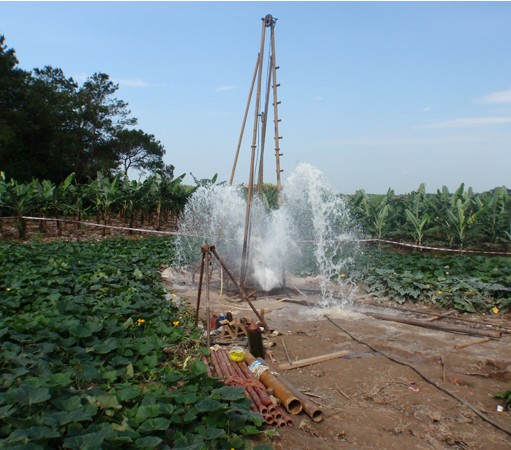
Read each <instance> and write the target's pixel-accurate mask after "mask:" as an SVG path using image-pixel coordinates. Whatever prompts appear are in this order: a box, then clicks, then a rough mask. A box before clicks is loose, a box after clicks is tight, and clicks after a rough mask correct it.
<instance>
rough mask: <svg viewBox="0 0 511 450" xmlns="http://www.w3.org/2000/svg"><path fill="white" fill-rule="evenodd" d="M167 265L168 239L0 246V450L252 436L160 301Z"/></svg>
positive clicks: (256, 421)
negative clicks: (162, 268)
mask: <svg viewBox="0 0 511 450" xmlns="http://www.w3.org/2000/svg"><path fill="white" fill-rule="evenodd" d="M171 260H172V247H171V240H169V239H158V238H153V239H141V240H125V239H107V240H103V241H101V242H100V243H52V244H41V243H29V244H20V243H7V242H1V243H0V261H1V264H0V338H1V341H0V355H1V366H0V447H1V448H11V449H31V450H36V449H46V448H48V449H56V448H70V449H99V448H101V449H111V448H121V447H123V448H126V447H129V448H140V449H142V448H146V449H156V448H161V449H164V448H190V449H192V448H196V449H199V448H244V447H245V446H246V445H247V444H246V442H247V441H246V440H244V439H243V436H246V435H250V434H253V433H258V432H259V431H258V429H257V426H259V425H261V418H260V416H256V415H254V414H253V413H251V412H250V403H249V401H248V400H247V399H246V398H245V397H244V395H243V394H242V388H235V387H227V386H224V385H223V384H222V383H220V382H219V381H218V380H216V379H211V378H208V376H207V374H206V368H205V365H204V364H203V363H202V362H201V356H202V355H203V353H204V352H205V351H206V350H204V349H203V348H201V344H200V334H199V330H197V329H196V328H195V327H194V326H193V323H192V322H193V320H192V317H191V315H190V313H189V312H188V311H187V310H186V309H183V308H178V307H177V306H176V304H175V303H173V302H172V301H171V300H169V298H168V297H169V296H168V295H167V296H165V292H164V291H163V288H162V285H161V279H160V274H159V272H158V268H159V267H160V265H161V264H169V263H170V262H171Z"/></svg>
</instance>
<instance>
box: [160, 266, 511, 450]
mask: <svg viewBox="0 0 511 450" xmlns="http://www.w3.org/2000/svg"><path fill="white" fill-rule="evenodd" d="M167 275H169V274H168V273H167ZM196 281H197V280H196ZM168 286H169V289H170V290H171V291H172V292H174V293H175V294H177V295H178V296H180V297H183V298H188V299H189V301H190V303H191V304H192V306H194V303H195V301H196V297H197V286H196V285H195V284H193V283H191V277H190V276H189V274H187V275H186V276H184V277H176V276H175V274H173V275H172V274H171V275H170V278H168ZM304 291H305V289H304ZM292 300H293V301H289V299H286V297H284V296H275V297H260V298H258V299H256V300H254V302H253V303H254V305H255V306H256V308H257V309H258V310H261V309H264V310H265V319H266V322H267V323H268V324H269V326H270V327H271V328H272V329H274V330H277V331H279V332H280V333H281V335H280V336H274V337H271V338H268V339H267V340H268V341H272V342H273V344H274V346H273V347H272V348H271V350H270V351H269V354H268V357H267V358H270V359H273V361H274V362H275V364H277V365H278V364H281V363H285V362H288V355H289V358H290V359H291V360H297V359H300V360H301V359H304V358H309V357H313V356H318V355H323V354H328V353H331V352H335V351H340V350H347V351H349V352H350V355H349V356H348V357H345V358H337V359H333V360H330V361H326V362H322V363H317V364H314V365H310V366H306V367H302V368H297V369H292V370H287V371H285V372H283V374H284V376H285V377H286V378H287V380H289V381H290V382H291V383H292V384H293V385H294V386H295V387H297V388H298V389H300V390H301V391H303V392H306V393H308V395H309V396H310V398H311V400H313V401H316V402H317V403H318V404H319V405H321V407H322V409H323V414H324V420H323V421H322V422H321V423H314V422H312V421H311V420H310V419H309V418H308V417H307V416H306V415H304V414H300V415H298V416H293V419H294V426H293V427H290V428H284V429H281V430H278V432H277V435H276V436H274V437H273V439H272V443H273V445H274V447H275V448H276V449H282V450H290V449H311V450H318V449H343V448H346V449H375V448H379V449H446V448H456V449H492V450H500V449H502V450H504V449H509V448H511V435H510V434H508V433H506V432H504V431H501V430H499V429H497V428H496V427H495V426H493V425H491V424H489V423H487V422H485V421H484V420H483V419H481V417H479V416H478V415H477V414H476V413H475V412H474V411H473V409H471V408H469V407H468V406H467V405H464V404H462V403H461V402H460V401H458V400H456V399H455V398H453V397H451V396H449V395H448V394H447V393H446V392H443V391H442V390H440V389H438V388H437V387H435V386H434V385H433V384H431V383H428V382H427V381H425V379H424V378H422V377H421V376H420V375H419V374H418V373H417V372H415V371H414V370H412V369H411V368H410V367H407V366H405V365H401V364H398V363H396V362H394V361H391V360H389V359H388V358H386V357H385V356H383V355H382V354H380V353H375V352H374V351H373V350H371V349H370V348H369V347H367V346H366V345H363V344H362V343H359V342H357V341H356V340H354V339H352V337H350V336H349V335H348V334H346V333H345V332H344V331H343V330H342V329H341V328H339V327H338V326H337V325H339V326H340V327H342V328H343V329H344V330H346V331H348V332H349V333H350V334H351V335H352V336H354V337H355V338H357V339H358V340H360V341H362V342H366V343H368V344H370V345H371V346H372V347H374V348H375V349H377V350H378V351H381V352H382V353H384V354H386V355H388V356H390V357H392V358H395V359H398V360H400V361H403V362H405V363H407V364H410V365H411V366H413V367H414V368H416V369H417V370H418V371H419V372H420V373H421V374H423V375H424V376H425V377H426V378H428V379H429V380H431V381H432V382H433V383H437V384H438V385H439V386H440V387H442V388H444V389H445V390H447V391H449V392H451V393H452V394H454V395H455V396H457V397H458V398H459V399H461V400H463V401H465V402H467V403H469V404H470V405H472V407H473V408H474V409H476V410H477V411H479V412H480V413H481V414H483V415H485V416H487V417H488V418H489V420H491V421H494V422H496V423H497V424H500V425H501V426H502V428H504V429H507V430H511V413H509V412H506V411H504V412H497V405H499V404H502V401H500V400H497V399H494V398H493V396H494V395H495V393H497V392H499V391H505V390H508V389H510V388H511V352H510V351H509V349H510V348H511V347H510V344H511V334H504V335H503V336H502V337H501V338H500V339H495V340H491V341H488V342H484V343H479V344H476V345H471V346H468V347H465V348H456V347H455V346H456V345H459V344H464V343H468V342H472V341H475V340H477V339H478V338H476V337H472V336H467V335H462V334H455V333H449V332H444V331H438V330H430V329H426V328H421V327H417V326H411V325H406V324H401V323H395V322H388V321H382V320H377V319H374V318H372V317H369V316H367V315H366V314H364V313H362V312H365V311H367V309H368V306H367V304H364V305H362V304H361V302H360V301H357V300H356V299H355V300H354V303H353V305H352V306H351V307H350V308H348V309H340V308H336V309H319V308H314V307H311V306H303V305H301V304H298V303H295V302H296V301H299V302H301V301H304V300H306V301H307V302H308V303H309V304H316V303H317V302H318V298H317V297H314V296H310V295H309V296H307V297H306V298H305V295H297V296H295V297H294V298H293V299H292ZM204 301H205V300H204V297H203V300H202V307H201V314H202V315H203V313H204V311H203V307H204ZM366 303H367V302H366ZM414 307H415V309H418V307H417V305H414ZM370 308H371V309H373V310H374V309H375V308H376V309H381V307H379V306H378V305H374V306H371V307H370ZM210 309H211V312H212V313H216V314H221V313H225V312H227V311H230V312H232V314H233V315H234V316H235V317H246V318H248V319H252V318H254V319H255V315H254V313H253V312H252V311H251V310H250V308H249V307H248V305H247V304H246V302H243V303H240V302H238V301H233V299H232V298H230V297H227V296H225V295H222V296H219V295H218V292H216V291H215V290H214V289H212V290H211V294H210ZM357 310H358V311H357ZM360 311H362V312H360ZM380 312H381V311H380ZM385 312H387V313H389V312H390V313H392V314H398V315H400V316H403V312H400V311H396V310H391V309H390V310H389V309H388V310H386V311H385ZM325 315H326V316H328V318H329V319H330V320H328V319H327V318H325ZM457 317H460V316H457ZM464 317H465V316H464ZM470 319H471V320H476V319H477V320H479V321H481V322H484V323H487V324H488V325H491V324H492V323H497V321H498V323H499V324H501V325H502V324H504V325H506V324H507V326H508V328H511V322H509V321H507V322H506V321H503V320H502V318H496V317H494V316H492V317H489V316H483V315H480V316H474V315H471V316H470ZM441 320H442V321H445V320H447V319H441ZM449 320H452V319H449ZM241 342H242V343H243V339H242V341H241Z"/></svg>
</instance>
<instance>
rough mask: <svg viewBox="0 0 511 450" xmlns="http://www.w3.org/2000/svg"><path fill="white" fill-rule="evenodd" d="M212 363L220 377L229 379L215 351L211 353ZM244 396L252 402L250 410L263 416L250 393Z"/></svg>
mask: <svg viewBox="0 0 511 450" xmlns="http://www.w3.org/2000/svg"><path fill="white" fill-rule="evenodd" d="M211 362H212V363H213V367H214V368H215V371H216V373H217V375H218V376H219V377H225V378H229V375H228V374H225V373H224V370H225V368H224V367H222V365H221V364H220V361H219V360H218V358H217V353H216V352H215V351H213V352H211ZM243 394H244V395H245V397H246V398H247V399H248V400H250V410H251V411H253V412H255V413H258V414H261V413H260V411H259V410H258V409H257V406H256V404H255V403H254V401H253V400H252V398H251V396H250V395H249V394H248V392H245V391H243ZM261 415H262V414H261Z"/></svg>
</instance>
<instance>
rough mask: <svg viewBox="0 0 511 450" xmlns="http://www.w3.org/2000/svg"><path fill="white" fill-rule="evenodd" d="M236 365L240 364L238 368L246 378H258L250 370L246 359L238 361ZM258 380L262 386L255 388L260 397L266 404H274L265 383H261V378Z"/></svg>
mask: <svg viewBox="0 0 511 450" xmlns="http://www.w3.org/2000/svg"><path fill="white" fill-rule="evenodd" d="M236 365H237V366H238V368H239V369H240V371H241V372H242V373H243V375H244V376H245V377H246V378H250V379H254V380H257V378H256V377H255V376H254V374H253V373H252V372H250V370H249V369H248V367H247V364H246V363H245V362H244V361H241V362H239V363H236ZM257 381H259V383H260V384H261V386H259V387H256V388H255V389H256V391H257V393H258V394H259V397H261V401H262V402H263V404H264V405H267V406H270V405H272V404H273V402H272V401H271V398H270V396H269V395H268V392H267V391H266V388H265V386H264V384H263V383H261V381H260V380H257Z"/></svg>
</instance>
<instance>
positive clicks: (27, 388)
mask: <svg viewBox="0 0 511 450" xmlns="http://www.w3.org/2000/svg"><path fill="white" fill-rule="evenodd" d="M50 397H51V394H50V390H49V389H47V388H42V387H36V386H32V385H29V384H22V385H21V386H20V387H19V388H18V389H16V390H15V391H14V400H16V401H17V402H19V403H21V404H22V405H29V406H31V405H35V404H37V403H42V402H45V401H46V400H48V399H49V398H50Z"/></svg>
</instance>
